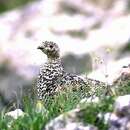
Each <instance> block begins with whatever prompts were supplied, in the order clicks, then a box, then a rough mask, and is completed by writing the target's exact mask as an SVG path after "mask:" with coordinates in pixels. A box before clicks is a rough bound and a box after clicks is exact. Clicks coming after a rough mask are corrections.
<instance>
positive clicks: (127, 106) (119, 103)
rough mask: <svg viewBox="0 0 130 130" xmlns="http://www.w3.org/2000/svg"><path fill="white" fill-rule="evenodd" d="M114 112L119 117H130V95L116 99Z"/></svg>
mask: <svg viewBox="0 0 130 130" xmlns="http://www.w3.org/2000/svg"><path fill="white" fill-rule="evenodd" d="M114 112H115V113H116V115H117V116H119V117H120V116H123V117H124V116H128V115H130V95H124V96H119V97H118V98H117V99H116V101H115V106H114Z"/></svg>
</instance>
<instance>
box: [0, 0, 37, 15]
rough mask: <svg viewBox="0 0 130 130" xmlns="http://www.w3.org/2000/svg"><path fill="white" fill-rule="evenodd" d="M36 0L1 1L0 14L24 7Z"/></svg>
mask: <svg viewBox="0 0 130 130" xmlns="http://www.w3.org/2000/svg"><path fill="white" fill-rule="evenodd" d="M32 1H34V0H1V1H0V13H2V12H5V11H8V10H11V9H14V8H17V7H19V6H23V5H25V4H27V3H29V2H32Z"/></svg>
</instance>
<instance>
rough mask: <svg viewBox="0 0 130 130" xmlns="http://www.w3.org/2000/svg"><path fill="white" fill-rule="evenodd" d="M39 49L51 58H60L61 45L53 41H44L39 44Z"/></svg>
mask: <svg viewBox="0 0 130 130" xmlns="http://www.w3.org/2000/svg"><path fill="white" fill-rule="evenodd" d="M38 49H40V50H41V51H42V52H43V53H44V54H46V55H47V57H48V58H50V59H55V58H59V47H58V45H57V44H56V43H54V42H52V41H45V42H42V44H41V45H40V46H38Z"/></svg>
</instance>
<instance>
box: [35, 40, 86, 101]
mask: <svg viewBox="0 0 130 130" xmlns="http://www.w3.org/2000/svg"><path fill="white" fill-rule="evenodd" d="M37 49H39V50H41V51H42V52H43V53H44V54H45V55H46V56H47V62H46V63H45V64H44V65H42V66H41V67H40V71H39V75H38V77H37V84H36V88H37V96H38V99H39V100H44V101H45V102H46V100H47V98H48V96H49V97H51V96H54V95H55V94H56V93H57V91H58V90H59V89H61V90H62V89H64V87H65V86H73V88H75V86H80V89H81V90H83V88H84V86H86V83H85V82H84V80H83V79H82V78H81V77H79V76H78V75H76V74H72V73H68V72H66V71H65V70H64V67H63V65H62V62H61V57H60V49H59V47H58V45H57V43H55V42H53V41H44V42H42V44H41V45H40V46H38V48H37Z"/></svg>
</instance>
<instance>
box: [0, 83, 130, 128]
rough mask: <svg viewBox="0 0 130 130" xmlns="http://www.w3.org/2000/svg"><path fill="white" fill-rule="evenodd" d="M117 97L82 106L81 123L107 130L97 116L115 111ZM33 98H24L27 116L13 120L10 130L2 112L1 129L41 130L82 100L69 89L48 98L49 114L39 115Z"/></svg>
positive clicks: (78, 94)
mask: <svg viewBox="0 0 130 130" xmlns="http://www.w3.org/2000/svg"><path fill="white" fill-rule="evenodd" d="M129 85H130V84H129V83H128V84H127V85H126V84H125V86H124V87H123V88H122V89H123V92H124V94H127V93H130V89H129ZM120 88H121V87H120ZM120 91H122V90H120ZM126 91H127V93H126ZM123 92H122V94H123ZM117 96H119V95H116V96H109V97H107V96H104V97H100V102H99V103H83V104H80V107H81V113H82V116H81V115H80V116H81V117H79V118H81V121H83V122H84V123H85V124H87V123H89V124H92V125H95V126H97V127H98V128H99V129H101V130H106V129H107V128H108V126H107V125H105V124H104V123H103V120H98V118H97V116H96V115H98V114H99V113H106V112H111V111H113V103H114V99H115V97H117ZM31 97H32V96H24V97H23V111H24V112H25V113H26V114H25V116H24V117H19V118H18V119H16V120H13V121H12V123H11V126H10V128H8V122H9V120H7V119H6V118H4V113H5V112H7V110H6V109H4V110H2V112H1V113H0V128H1V129H2V130H8V129H9V130H41V129H43V128H44V127H45V125H46V124H47V123H48V122H49V121H50V120H52V119H54V118H55V117H57V116H59V115H60V114H62V113H64V112H67V111H69V110H72V109H74V108H76V107H77V105H78V104H79V102H80V100H81V99H82V96H81V91H80V90H77V91H72V90H71V89H67V90H64V91H61V92H59V93H58V94H57V95H56V96H54V97H53V99H52V98H49V97H48V104H47V105H46V106H45V107H46V109H47V110H48V113H42V112H40V113H37V112H36V102H37V101H36V99H35V98H34V99H32V98H31Z"/></svg>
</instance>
